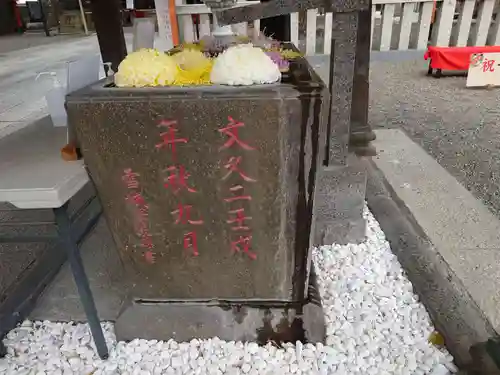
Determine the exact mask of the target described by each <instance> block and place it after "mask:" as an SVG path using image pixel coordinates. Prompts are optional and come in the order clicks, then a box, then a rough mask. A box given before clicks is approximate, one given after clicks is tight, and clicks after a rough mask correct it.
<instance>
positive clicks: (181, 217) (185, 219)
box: [172, 203, 203, 225]
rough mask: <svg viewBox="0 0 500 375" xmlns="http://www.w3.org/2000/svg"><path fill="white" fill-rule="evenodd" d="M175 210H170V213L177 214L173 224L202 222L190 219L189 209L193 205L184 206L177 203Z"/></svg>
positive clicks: (196, 223)
mask: <svg viewBox="0 0 500 375" xmlns="http://www.w3.org/2000/svg"><path fill="white" fill-rule="evenodd" d="M177 207H178V208H177V210H175V211H172V215H177V219H176V220H175V224H179V223H182V224H188V223H189V224H192V225H201V224H203V220H191V209H192V208H193V206H187V205H186V206H185V205H183V204H182V203H179V204H178V205H177Z"/></svg>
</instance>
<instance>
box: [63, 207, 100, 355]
mask: <svg viewBox="0 0 500 375" xmlns="http://www.w3.org/2000/svg"><path fill="white" fill-rule="evenodd" d="M67 208H68V204H67V203H66V204H65V205H63V206H62V207H60V208H55V209H54V214H55V217H56V224H57V231H58V233H59V238H60V241H61V244H62V246H64V248H65V249H66V251H67V253H68V259H69V263H70V266H71V271H72V272H73V277H74V279H75V283H76V286H77V288H78V293H79V294H80V300H81V301H82V304H83V308H84V310H85V314H86V315H87V320H88V322H89V326H90V330H91V332H92V336H93V338H94V342H95V346H96V348H97V353H98V354H99V357H101V358H102V359H106V358H108V355H109V353H108V348H107V346H106V341H105V340H104V334H103V331H102V327H101V323H100V321H99V317H98V315H97V309H96V307H95V303H94V298H93V296H92V291H91V290H90V286H89V281H88V278H87V275H86V274H85V269H84V268H83V263H82V258H81V256H80V250H79V248H78V244H77V241H78V239H77V238H76V236H75V234H74V233H73V232H72V230H71V219H70V217H69V215H68V211H67Z"/></svg>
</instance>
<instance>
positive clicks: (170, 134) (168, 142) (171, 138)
mask: <svg viewBox="0 0 500 375" xmlns="http://www.w3.org/2000/svg"><path fill="white" fill-rule="evenodd" d="M158 126H166V127H167V131H166V132H163V133H160V137H162V143H158V144H157V145H156V148H162V147H165V146H167V147H170V150H171V152H172V159H173V160H174V161H175V160H176V159H175V158H176V153H175V151H176V147H175V144H176V143H187V139H186V138H176V137H175V133H176V132H177V131H178V129H177V121H161V122H160V124H159V125H158Z"/></svg>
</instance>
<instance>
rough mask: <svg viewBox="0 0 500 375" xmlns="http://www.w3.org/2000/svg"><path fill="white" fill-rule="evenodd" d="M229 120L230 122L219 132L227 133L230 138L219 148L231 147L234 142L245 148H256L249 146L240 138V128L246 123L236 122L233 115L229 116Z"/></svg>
mask: <svg viewBox="0 0 500 375" xmlns="http://www.w3.org/2000/svg"><path fill="white" fill-rule="evenodd" d="M228 120H229V124H228V125H227V126H226V127H225V128H221V129H219V133H222V134H225V135H227V136H228V137H229V139H228V140H227V141H226V142H225V143H224V145H222V146H221V147H220V148H219V150H223V149H225V148H229V147H231V146H232V145H234V144H237V145H238V146H240V147H241V148H243V149H245V150H255V148H253V147H252V146H249V145H248V144H246V143H244V142H243V141H242V140H241V139H239V138H238V128H241V127H243V126H245V124H244V123H242V122H236V121H235V120H234V119H233V118H232V117H231V116H228Z"/></svg>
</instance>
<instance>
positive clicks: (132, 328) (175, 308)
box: [115, 274, 326, 345]
mask: <svg viewBox="0 0 500 375" xmlns="http://www.w3.org/2000/svg"><path fill="white" fill-rule="evenodd" d="M308 294H309V298H308V300H307V302H306V303H305V304H301V303H290V302H279V301H249V300H247V301H215V300H214V301H141V300H135V301H132V302H131V303H129V304H128V305H127V306H125V308H124V310H123V312H122V313H121V314H120V316H119V317H118V319H117V321H116V323H115V332H116V337H117V339H118V340H124V341H129V340H133V339H135V338H142V339H147V340H168V339H174V340H176V341H177V342H186V341H190V340H192V339H193V338H198V339H209V338H212V337H216V336H217V337H219V338H220V339H222V340H225V341H253V342H257V343H259V344H260V345H265V344H266V343H268V342H274V343H276V344H278V345H279V344H280V343H283V342H293V343H295V342H296V341H297V340H299V341H302V342H311V343H317V342H323V343H324V341H325V336H326V330H325V318H324V315H323V308H322V306H321V302H320V301H321V300H320V297H319V293H318V290H317V287H316V284H315V277H314V274H312V275H311V278H310V282H309V293H308Z"/></svg>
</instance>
